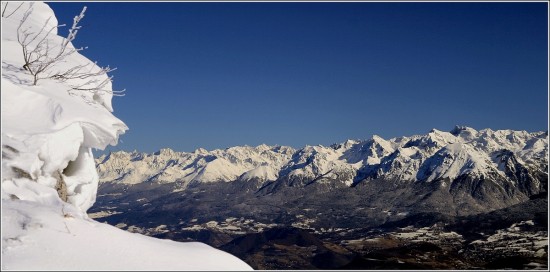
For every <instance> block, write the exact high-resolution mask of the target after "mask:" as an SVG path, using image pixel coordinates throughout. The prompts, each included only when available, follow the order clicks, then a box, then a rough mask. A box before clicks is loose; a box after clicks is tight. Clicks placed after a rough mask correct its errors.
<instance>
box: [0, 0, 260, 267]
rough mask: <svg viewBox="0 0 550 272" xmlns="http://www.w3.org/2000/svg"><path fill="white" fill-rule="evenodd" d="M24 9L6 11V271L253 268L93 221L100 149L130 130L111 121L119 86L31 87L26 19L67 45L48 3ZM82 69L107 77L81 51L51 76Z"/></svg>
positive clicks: (210, 251)
mask: <svg viewBox="0 0 550 272" xmlns="http://www.w3.org/2000/svg"><path fill="white" fill-rule="evenodd" d="M19 4H20V3H13V2H11V3H9V4H6V5H4V4H2V11H4V9H6V12H5V14H6V15H8V14H11V15H10V16H9V17H8V16H6V17H2V79H1V80H2V92H1V95H2V97H1V98H2V187H1V188H2V191H1V196H2V270H4V269H7V270H8V269H16V270H28V269H38V270H44V269H46V270H77V269H78V270H80V269H86V270H98V269H100V270H222V269H223V270H250V269H251V268H250V266H248V265H247V264H245V263H244V262H242V261H241V260H239V259H237V258H235V257H233V256H232V255H230V254H227V253H225V252H222V251H219V250H216V249H214V248H212V247H210V246H207V245H205V244H201V243H177V242H173V241H168V240H159V239H154V238H150V237H146V236H143V235H138V234H131V233H127V232H125V231H122V230H119V229H117V228H115V227H112V226H109V225H106V224H102V223H98V222H96V221H93V220H92V219H90V218H89V217H88V215H87V214H86V210H87V209H88V208H89V207H91V206H92V205H93V203H94V202H95V198H96V194H97V186H98V182H99V176H98V173H97V170H96V162H95V159H94V156H93V152H92V150H93V149H94V148H95V149H104V148H105V147H106V146H107V145H116V144H117V142H118V138H119V136H120V135H121V134H123V133H124V132H125V131H126V130H127V129H128V128H127V127H126V125H125V124H124V123H123V122H122V121H121V120H119V119H118V118H116V117H115V116H114V115H113V114H112V112H113V109H112V105H111V99H112V93H111V92H110V91H109V90H111V88H112V87H111V84H110V82H109V83H108V84H107V85H106V86H105V87H104V88H103V89H105V90H107V91H98V92H74V91H73V92H69V90H70V89H71V87H70V86H69V85H68V83H67V82H60V81H56V80H53V79H41V80H40V81H39V82H38V84H37V85H36V86H33V85H32V78H31V75H30V74H28V73H27V72H26V71H25V70H24V69H23V68H22V66H23V64H24V62H23V55H22V52H21V51H22V50H21V46H20V45H19V44H18V42H17V28H18V27H19V24H20V22H21V18H22V17H23V15H24V13H25V12H26V11H28V10H32V13H31V14H30V16H29V17H28V20H27V21H25V23H24V24H23V25H22V29H26V30H28V31H31V32H38V31H39V30H40V29H41V27H43V26H45V29H50V28H52V27H53V28H54V29H53V31H52V32H50V33H49V34H48V35H47V36H45V39H46V40H47V41H48V42H49V43H50V44H52V45H59V44H61V41H62V39H63V38H62V37H60V36H58V35H57V29H56V26H57V25H58V22H57V19H56V17H55V15H54V12H53V11H52V10H51V8H50V7H49V6H48V5H47V4H45V3H41V2H23V4H22V5H21V7H19V9H17V7H18V6H19ZM16 9H17V10H16ZM15 10H16V11H15ZM13 11H15V12H13ZM12 12H13V14H12ZM38 40H39V39H37V41H38ZM33 46H36V42H35V43H34V44H31V45H30V47H31V48H32V47H33ZM71 46H72V45H69V47H71ZM81 64H88V66H87V67H88V68H89V69H91V71H97V69H100V68H99V67H98V66H97V65H96V64H95V63H94V62H92V61H91V60H89V59H87V58H86V57H84V56H83V55H81V54H79V53H78V52H77V53H74V54H72V55H70V56H68V57H67V58H65V59H64V60H63V61H62V62H59V63H57V64H56V65H54V66H53V67H52V71H54V72H55V71H56V70H63V69H67V68H70V67H74V66H77V65H81ZM96 77H98V78H97V79H98V80H99V81H103V80H105V79H107V75H99V76H96ZM86 81H87V80H84V81H83V82H76V83H77V84H84V83H85V82H86ZM73 83H75V82H73ZM170 152H171V151H169V150H164V151H162V152H161V154H162V155H163V156H168V157H169V156H175V155H174V154H171V153H170ZM90 260H93V261H90Z"/></svg>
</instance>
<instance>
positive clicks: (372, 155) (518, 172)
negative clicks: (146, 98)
mask: <svg viewBox="0 0 550 272" xmlns="http://www.w3.org/2000/svg"><path fill="white" fill-rule="evenodd" d="M96 162H97V170H98V172H99V175H100V181H101V182H103V183H105V182H108V183H122V184H138V183H142V182H156V183H174V184H175V185H177V186H176V187H178V188H180V189H181V190H183V189H185V188H186V187H187V186H188V185H189V184H194V183H205V182H207V183H208V182H232V181H254V182H255V183H256V184H257V188H258V189H259V188H262V187H267V188H269V187H270V186H271V187H273V186H274V185H275V184H276V183H284V184H285V185H286V186H291V187H293V186H307V185H309V184H312V183H320V184H326V185H329V186H335V187H342V186H345V187H350V186H356V185H358V184H360V183H362V182H368V181H370V180H380V179H382V180H388V181H395V182H408V183H415V182H424V183H430V182H436V181H437V182H440V183H441V185H440V186H442V187H445V186H451V187H452V186H454V185H456V184H454V181H456V180H457V179H459V178H461V179H464V178H469V179H472V180H480V179H489V180H492V181H493V182H495V184H496V185H497V186H498V187H499V188H502V189H503V190H505V191H506V192H508V193H511V191H510V190H512V191H514V192H515V191H518V192H520V193H521V194H522V195H525V196H529V195H533V194H537V193H539V192H541V190H545V189H544V188H543V184H542V182H541V181H542V180H544V179H545V178H546V179H547V166H548V132H532V133H529V132H526V131H513V130H496V131H494V130H491V129H483V130H480V131H477V130H475V129H472V128H469V127H460V126H456V127H455V128H454V129H453V130H451V131H450V132H444V131H439V130H436V129H433V130H431V131H430V132H429V133H427V134H425V135H414V136H410V137H398V138H392V139H389V140H385V139H383V138H381V137H379V136H373V137H372V138H371V139H368V140H364V141H355V140H348V141H346V142H344V143H341V144H334V145H331V146H322V145H316V146H306V147H304V148H301V149H298V150H296V149H294V148H292V147H288V146H267V145H260V146H257V147H250V146H237V147H231V148H227V149H224V150H221V149H216V150H212V151H207V150H205V149H197V150H195V151H194V152H191V153H187V152H176V151H173V150H171V149H168V148H167V149H161V150H160V151H158V152H155V153H153V154H147V153H139V152H125V151H117V152H112V153H110V154H108V155H103V156H101V157H100V158H98V159H96Z"/></svg>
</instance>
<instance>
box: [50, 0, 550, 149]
mask: <svg viewBox="0 0 550 272" xmlns="http://www.w3.org/2000/svg"><path fill="white" fill-rule="evenodd" d="M49 5H50V6H51V7H52V9H53V10H54V12H55V13H56V16H57V17H58V20H59V22H60V23H67V24H69V23H71V22H72V17H74V16H75V15H76V14H78V13H79V12H80V10H81V9H82V7H83V6H84V5H86V6H87V7H88V10H87V12H86V17H85V18H84V19H83V21H82V30H81V31H80V32H79V36H78V37H77V39H76V41H75V44H76V45H77V46H88V49H87V50H85V51H83V54H84V55H85V56H87V57H88V58H90V59H92V60H96V61H98V63H99V64H100V65H103V66H106V65H110V66H111V67H117V68H118V70H117V71H115V72H113V75H114V76H115V78H114V80H115V81H114V87H115V89H119V90H120V89H126V90H127V91H126V96H125V97H121V98H114V100H113V105H114V108H115V115H116V116H118V117H119V118H120V119H122V120H123V121H125V122H126V124H127V125H128V126H129V127H130V130H129V131H128V132H127V134H126V135H124V136H122V138H121V139H122V142H120V143H119V145H118V146H116V147H109V148H108V150H107V151H115V150H134V149H137V150H139V151H145V152H153V151H156V150H158V149H160V148H164V147H169V148H172V149H175V150H178V151H193V150H194V149H196V148H199V147H203V148H206V149H215V148H226V147H230V146H235V145H251V146H255V145H259V144H262V143H265V144H268V145H290V146H294V147H302V146H304V145H306V144H311V145H314V144H323V145H329V144H332V143H337V142H343V141H345V140H346V139H367V138H369V137H370V136H371V135H373V134H376V135H380V136H382V137H384V138H391V137H396V136H403V135H413V134H423V133H426V132H428V131H429V130H430V129H431V128H437V129H440V130H446V131H448V130H451V129H452V128H453V127H454V125H457V124H458V125H467V126H471V127H473V128H475V129H482V128H492V129H516V130H527V131H539V130H547V124H548V102H547V101H548V91H547V86H548V76H547V75H548V49H547V41H548V34H547V33H548V31H547V30H548V29H547V16H548V14H547V4H546V3H183V2H179V3H153V2H149V3H120V2H119V3H108V2H93V3H62V2H56V3H49ZM63 30H66V29H63ZM63 30H61V33H64V32H63Z"/></svg>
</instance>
